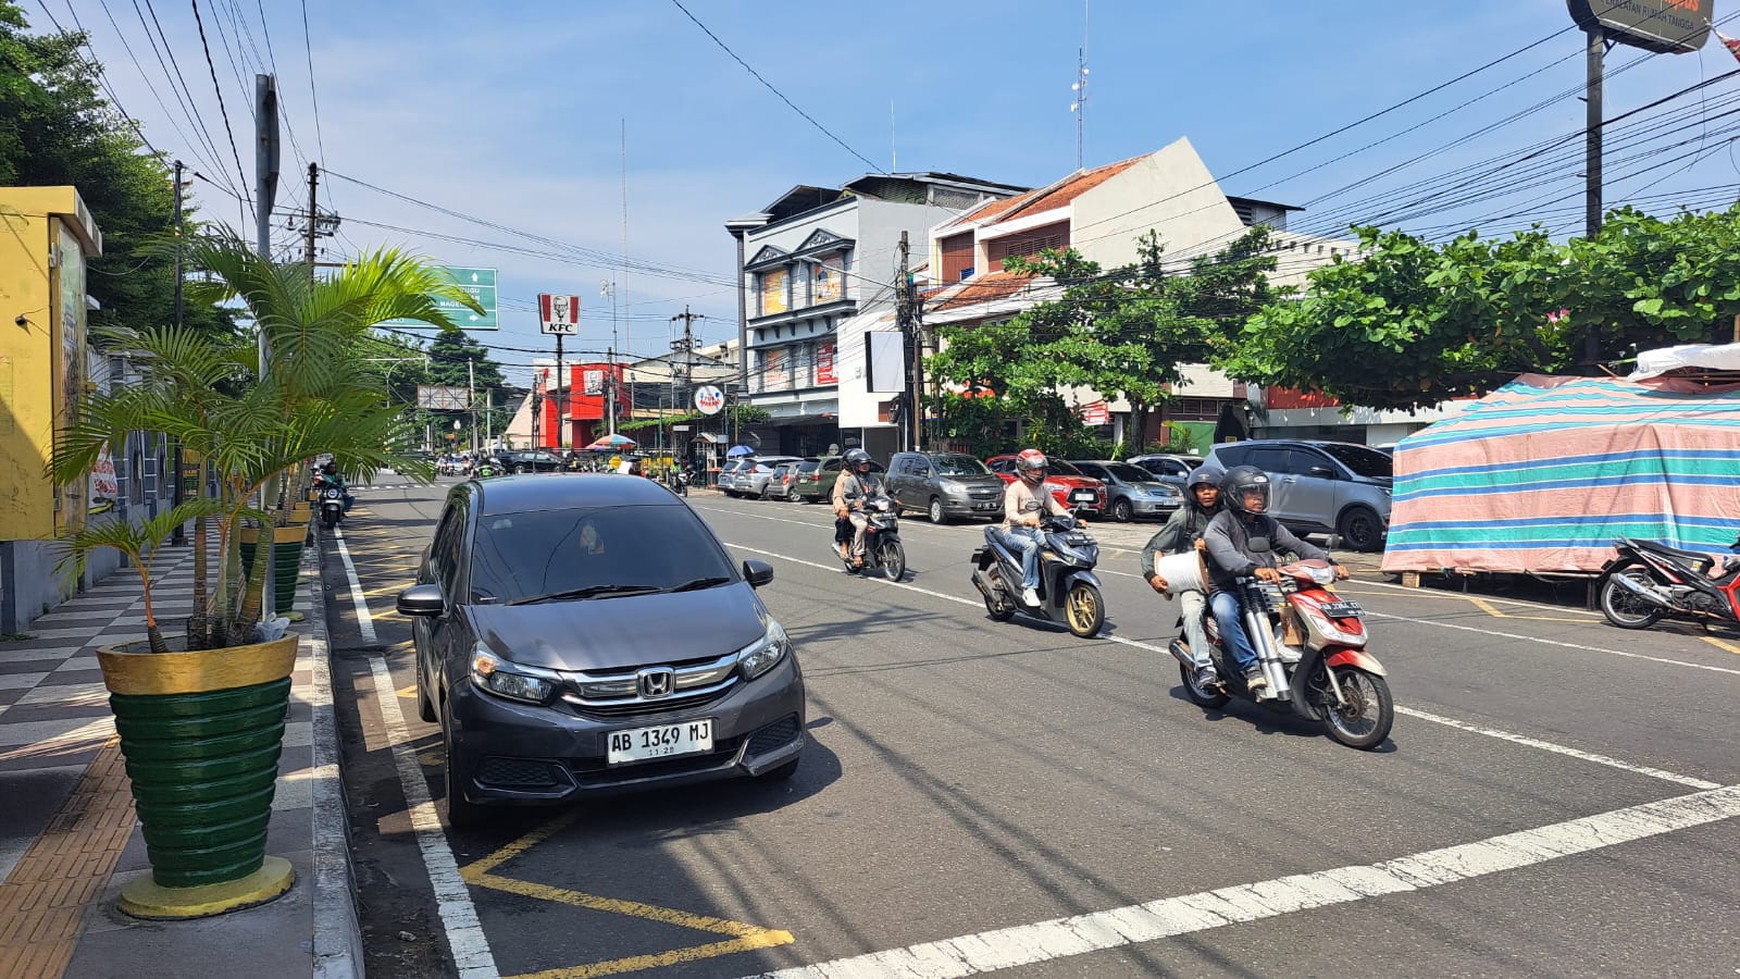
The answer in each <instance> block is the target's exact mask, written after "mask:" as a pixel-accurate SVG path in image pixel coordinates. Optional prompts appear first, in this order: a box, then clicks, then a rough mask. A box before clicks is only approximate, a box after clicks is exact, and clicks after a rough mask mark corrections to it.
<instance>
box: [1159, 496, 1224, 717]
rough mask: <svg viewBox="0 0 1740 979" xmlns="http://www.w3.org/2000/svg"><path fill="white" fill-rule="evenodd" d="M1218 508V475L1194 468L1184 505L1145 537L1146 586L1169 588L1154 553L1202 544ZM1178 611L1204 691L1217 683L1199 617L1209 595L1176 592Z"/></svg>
mask: <svg viewBox="0 0 1740 979" xmlns="http://www.w3.org/2000/svg"><path fill="white" fill-rule="evenodd" d="M1219 511H1220V474H1219V473H1216V472H1214V471H1213V470H1209V469H1201V468H1198V469H1193V470H1191V471H1190V475H1189V477H1188V478H1186V479H1185V481H1184V505H1183V506H1181V507H1179V508H1178V509H1177V510H1175V511H1173V513H1172V517H1171V519H1169V520H1167V521H1166V525H1165V526H1163V527H1161V528H1160V532H1159V533H1157V534H1155V535H1154V536H1153V537H1151V538H1149V539H1148V545H1147V546H1146V547H1144V548H1142V577H1143V578H1145V579H1147V581H1148V587H1150V588H1152V589H1154V590H1155V591H1157V592H1159V593H1160V594H1162V595H1164V594H1166V593H1168V592H1169V591H1171V590H1172V584H1171V582H1168V581H1167V580H1166V579H1165V578H1164V577H1163V576H1161V575H1160V574H1158V573H1157V572H1156V571H1155V570H1154V556H1155V555H1156V554H1168V555H1170V554H1183V553H1185V552H1187V551H1191V550H1200V549H1201V548H1202V547H1203V543H1202V532H1203V531H1205V530H1207V529H1208V523H1209V521H1210V520H1212V519H1214V515H1215V514H1216V513H1218V512H1219ZM1178 605H1179V611H1180V612H1181V613H1182V615H1183V617H1184V635H1185V637H1186V638H1187V639H1188V640H1189V641H1190V659H1191V662H1193V663H1194V664H1196V685H1197V686H1198V687H1201V688H1202V689H1204V690H1208V689H1212V688H1214V687H1217V686H1219V685H1220V677H1219V676H1217V675H1216V674H1215V672H1214V661H1213V660H1212V659H1210V658H1209V655H1208V633H1207V632H1205V631H1204V630H1203V626H1202V616H1203V613H1204V611H1205V610H1206V609H1207V607H1208V597H1207V596H1205V595H1204V594H1203V593H1202V592H1200V591H1197V590H1196V589H1194V588H1192V589H1189V590H1186V591H1180V592H1179V593H1178Z"/></svg>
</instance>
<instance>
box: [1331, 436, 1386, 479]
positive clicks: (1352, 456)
mask: <svg viewBox="0 0 1740 979" xmlns="http://www.w3.org/2000/svg"><path fill="white" fill-rule="evenodd" d="M1317 447H1318V448H1319V449H1322V450H1323V451H1325V452H1327V453H1329V454H1330V455H1332V456H1334V457H1335V459H1336V461H1338V462H1340V463H1341V464H1342V465H1344V466H1346V467H1347V468H1349V469H1351V470H1353V474H1354V475H1355V476H1365V477H1368V478H1375V479H1394V478H1395V475H1396V463H1395V460H1394V459H1392V458H1390V457H1389V456H1387V455H1384V454H1383V453H1382V452H1379V451H1377V450H1376V449H1368V448H1366V447H1365V446H1363V445H1341V444H1336V443H1319V444H1318V446H1317Z"/></svg>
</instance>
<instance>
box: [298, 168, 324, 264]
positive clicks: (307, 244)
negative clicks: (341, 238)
mask: <svg viewBox="0 0 1740 979" xmlns="http://www.w3.org/2000/svg"><path fill="white" fill-rule="evenodd" d="M319 185H320V164H318V163H310V164H308V227H306V228H304V229H303V231H304V236H303V239H302V261H304V262H306V263H308V281H309V282H313V281H314V229H315V227H316V224H317V222H316V220H315V215H317V214H318V213H320V208H318V207H316V206H315V203H314V201H315V196H314V190H315V188H316V187H318V186H319Z"/></svg>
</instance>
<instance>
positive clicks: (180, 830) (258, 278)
mask: <svg viewBox="0 0 1740 979" xmlns="http://www.w3.org/2000/svg"><path fill="white" fill-rule="evenodd" d="M188 257H189V258H190V260H191V263H192V265H193V266H194V267H195V268H199V269H203V270H205V271H206V272H208V273H210V274H211V275H212V276H213V278H212V280H211V281H209V282H207V283H203V284H199V285H198V286H195V287H192V288H190V290H189V292H190V295H191V296H192V297H193V298H194V299H195V300H196V301H198V300H206V301H214V302H232V303H240V304H241V306H242V307H243V316H244V317H245V318H251V319H252V321H253V323H254V324H255V331H256V335H255V336H251V337H242V338H237V339H232V338H220V337H211V336H208V335H201V334H198V333H194V332H192V331H188V330H184V329H178V328H174V327H156V328H150V329H144V330H138V331H130V332H127V333H126V334H124V335H123V336H120V337H118V339H119V341H120V342H122V343H124V344H125V346H126V347H127V348H128V349H129V350H131V351H133V352H134V353H133V356H135V357H136V358H137V359H138V361H139V363H140V368H141V372H142V378H141V381H140V382H139V383H137V384H134V385H130V386H128V387H125V388H121V389H118V390H116V391H113V392H90V393H87V394H85V395H84V396H83V397H82V398H81V399H80V403H79V404H78V405H77V407H76V409H75V411H74V413H73V418H74V419H75V420H74V422H73V424H72V425H70V426H69V428H68V430H67V431H66V433H65V437H64V438H63V439H62V440H61V441H60V442H59V444H57V446H56V448H55V453H54V457H53V459H52V461H51V463H50V471H51V473H52V475H53V477H54V479H55V480H56V481H57V483H59V484H61V485H65V484H66V483H70V482H72V481H74V480H78V479H83V478H85V477H86V476H87V475H88V473H89V472H90V470H91V469H92V467H93V466H94V465H95V464H96V461H97V458H98V456H99V455H100V453H101V451H102V450H103V448H104V447H111V448H114V447H118V446H120V445H121V444H122V443H123V442H124V440H125V439H126V437H127V435H128V433H130V432H137V431H148V432H161V433H164V434H166V435H168V436H169V437H170V438H172V439H174V440H175V441H176V442H178V443H179V444H180V445H181V446H182V448H183V451H184V452H185V453H188V454H190V455H191V456H192V457H193V458H196V459H198V460H200V461H201V464H202V466H203V468H204V470H205V471H206V472H207V473H209V474H210V476H211V477H212V479H211V482H212V485H213V486H215V492H214V493H212V494H210V495H208V494H207V487H206V486H205V483H206V480H205V479H203V478H202V479H200V480H199V481H198V484H199V485H198V488H197V489H196V491H195V494H194V497H193V498H192V499H190V500H188V501H186V502H184V503H183V504H181V505H180V506H178V507H176V508H174V509H172V510H170V511H169V512H168V513H166V514H162V515H160V516H159V517H158V518H156V519H153V520H148V521H144V522H142V523H140V524H138V525H131V526H130V525H125V524H116V523H112V522H111V523H107V524H105V525H101V526H95V525H93V526H90V527H87V528H85V529H83V530H81V531H79V532H77V533H74V534H72V535H70V536H68V537H67V538H65V539H64V544H65V546H66V548H67V555H68V560H69V561H71V562H73V563H75V564H82V562H83V561H84V560H85V559H86V558H87V557H88V556H89V555H90V554H91V553H92V552H93V551H94V550H96V549H97V548H101V547H112V548H116V549H118V550H120V551H122V552H123V553H124V554H125V555H126V556H127V557H128V558H129V559H130V561H131V562H132V564H133V566H134V568H135V569H136V570H137V572H138V574H139V576H140V580H141V583H142V585H143V587H144V591H145V604H146V608H147V612H146V632H147V636H146V639H145V640H144V641H142V642H137V643H123V644H120V645H117V646H115V647H112V648H109V649H103V650H100V651H99V654H98V657H99V661H100V663H101V665H102V668H103V679H104V682H105V683H106V684H107V685H108V688H109V692H110V705H111V707H112V708H113V709H114V711H115V716H116V728H117V730H118V731H119V733H120V734H121V750H122V752H123V754H125V755H126V758H127V770H128V774H129V776H130V777H131V779H132V784H133V799H134V804H135V808H136V810H137V811H138V814H139V818H140V821H141V823H143V825H144V834H145V841H146V844H147V847H148V851H149V855H150V860H151V867H152V874H151V876H150V877H149V878H145V879H142V880H140V881H136V882H134V883H133V884H132V885H129V886H128V887H127V888H126V889H125V891H124V892H123V894H122V897H121V901H120V907H121V909H122V910H123V911H126V912H128V913H130V914H134V915H137V916H141V917H152V918H185V917H201V916H205V915H211V914H219V913H222V912H224V911H231V910H235V909H237V908H243V907H249V906H252V905H255V904H259V903H263V902H265V901H269V900H272V899H273V898H275V897H277V896H279V895H281V894H283V893H284V892H285V891H287V890H288V889H289V887H290V885H291V883H292V882H293V880H294V873H293V871H292V870H291V868H290V865H289V863H288V862H287V861H285V860H283V859H281V858H278V857H268V856H266V854H265V847H266V824H267V821H268V820H269V819H270V817H271V808H272V795H273V790H274V787H275V784H276V779H277V769H278V755H279V750H280V747H281V743H282V740H283V732H284V718H285V712H286V709H287V707H288V703H289V693H290V674H291V670H292V668H293V666H294V663H295V659H296V648H297V642H298V637H297V636H296V635H295V634H293V633H292V634H287V635H281V636H280V635H276V632H277V629H276V628H274V626H275V624H273V623H266V624H264V625H263V624H262V623H261V621H260V619H261V609H262V607H263V604H264V602H263V596H264V589H265V587H267V581H266V567H265V566H266V562H265V561H255V562H253V563H252V566H251V568H248V569H247V570H246V571H244V568H245V567H246V562H244V560H243V541H242V538H243V536H244V535H245V534H246V533H249V532H251V533H253V534H254V535H256V536H257V537H258V539H259V540H260V542H261V543H262V544H264V545H265V546H268V547H269V546H272V545H271V544H270V543H269V542H270V541H272V540H273V539H274V536H275V531H276V530H277V528H278V527H280V526H282V525H284V524H285V523H287V516H288V512H287V503H288V502H289V501H288V500H287V499H286V498H285V494H284V492H283V491H284V489H285V487H286V485H287V482H288V483H294V482H295V481H294V480H287V478H286V477H289V476H291V475H292V474H299V473H301V472H305V471H306V470H307V468H308V464H309V462H310V460H312V459H313V458H314V457H316V456H317V455H320V454H321V453H331V454H332V455H333V457H334V460H335V461H336V462H337V463H338V465H339V466H340V467H341V468H342V469H343V470H344V471H345V472H346V473H347V474H348V475H351V476H353V477H354V478H367V477H369V476H371V475H372V474H373V473H374V472H376V471H378V470H379V469H381V468H385V467H388V466H390V467H392V468H394V469H396V470H399V471H400V472H405V473H409V474H412V475H414V476H416V475H421V476H423V477H425V478H427V477H428V476H429V475H430V473H429V472H427V464H426V463H422V462H420V461H419V460H415V459H412V458H409V457H405V456H402V455H400V454H399V453H398V452H396V451H395V450H394V449H393V448H391V447H392V446H395V445H403V444H408V443H407V440H405V439H404V437H403V436H404V432H403V422H402V421H401V419H400V415H399V411H398V408H397V406H395V405H393V404H392V403H391V401H390V400H389V398H388V396H387V391H386V389H385V386H384V385H383V384H382V383H381V381H380V380H379V379H378V378H377V377H376V376H374V375H372V374H370V373H368V372H366V371H365V370H363V369H362V365H361V364H360V363H359V361H358V360H357V359H356V358H355V357H354V356H352V352H353V350H354V349H355V348H356V346H357V345H358V344H359V343H360V342H362V339H363V337H364V336H365V335H366V334H367V331H368V329H369V327H371V326H373V325H374V324H376V323H380V322H382V321H384V320H387V319H394V318H411V319H418V320H423V321H426V322H429V323H431V324H434V325H437V326H440V325H446V324H448V323H449V320H448V319H447V317H446V316H445V315H444V314H443V313H442V312H441V310H440V308H439V307H438V306H437V305H436V301H437V299H445V300H451V301H455V302H459V303H461V304H463V305H466V306H468V307H470V308H472V309H478V308H479V307H478V306H477V303H476V301H475V300H473V299H472V298H471V297H470V296H469V295H467V294H466V293H465V292H464V291H463V290H461V289H459V288H458V287H457V286H455V285H453V284H452V283H451V282H449V281H448V280H447V279H445V278H444V277H443V276H441V275H440V274H439V273H438V272H436V271H435V270H434V269H433V268H432V267H430V266H429V265H427V264H425V263H423V262H420V261H417V260H414V259H411V258H407V257H406V256H404V255H401V254H399V253H398V252H395V251H392V250H382V251H377V252H375V253H373V254H370V255H368V256H366V257H364V258H361V259H358V260H357V261H355V262H352V263H351V264H348V265H346V266H345V267H344V268H343V269H341V270H340V271H339V272H338V273H337V274H336V275H335V276H333V277H332V278H330V279H327V280H324V281H317V280H315V279H313V278H312V277H311V276H310V274H309V269H308V267H307V266H306V265H301V264H294V263H292V264H285V265H278V264H276V263H273V262H271V261H270V260H268V259H264V258H261V257H258V256H256V255H254V254H253V253H252V252H251V251H249V250H248V248H247V246H246V245H245V244H244V243H243V242H242V241H241V240H240V239H239V238H237V237H235V236H234V235H233V234H229V233H225V234H222V235H219V236H216V237H213V238H207V239H201V240H198V241H196V242H194V243H193V245H192V246H191V247H189V248H188ZM479 311H481V310H479ZM260 341H263V343H264V346H265V347H266V349H267V351H268V352H269V355H270V356H269V359H268V361H267V367H266V369H265V370H264V371H263V372H262V371H259V370H257V369H256V368H257V367H258V359H257V353H256V349H257V343H258V342H260ZM256 499H258V500H259V501H260V502H258V503H256ZM190 519H191V520H194V521H196V524H197V526H196V530H195V534H194V543H195V548H196V551H195V555H194V561H195V580H196V584H195V596H194V608H193V611H192V615H190V616H189V620H188V623H187V626H188V627H187V629H186V630H185V632H184V634H183V635H180V636H175V637H173V638H171V637H169V636H166V635H165V631H164V629H163V628H162V627H161V625H160V623H159V622H158V619H157V614H156V608H155V604H154V603H153V601H152V586H153V580H152V575H151V563H152V558H153V557H154V555H155V552H156V549H157V548H158V547H160V546H161V545H162V542H163V541H164V540H166V539H167V538H168V536H169V534H170V533H171V532H172V531H173V529H174V528H175V527H176V526H177V525H179V524H182V523H184V522H186V521H187V520H190ZM207 524H209V525H210V528H211V530H212V531H213V533H212V537H213V538H215V540H214V543H215V554H213V553H212V551H213V549H212V548H208V547H207V546H206V543H207ZM300 533H301V531H300V529H297V530H293V531H291V534H292V535H299V534H300ZM299 539H300V538H299V537H298V540H299Z"/></svg>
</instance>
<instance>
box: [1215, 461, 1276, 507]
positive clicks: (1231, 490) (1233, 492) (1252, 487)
mask: <svg viewBox="0 0 1740 979" xmlns="http://www.w3.org/2000/svg"><path fill="white" fill-rule="evenodd" d="M1247 493H1256V494H1258V495H1260V496H1261V497H1262V503H1261V504H1260V505H1259V506H1258V507H1257V508H1256V509H1251V508H1250V507H1248V506H1246V505H1245V494H1247ZM1220 502H1221V504H1222V505H1223V506H1226V507H1228V508H1230V509H1232V510H1235V511H1237V512H1239V513H1242V514H1245V515H1247V516H1254V515H1256V514H1261V513H1267V512H1268V510H1269V477H1268V474H1266V473H1264V472H1263V471H1262V470H1261V469H1258V468H1257V467H1256V466H1234V467H1232V468H1231V469H1228V470H1227V471H1226V475H1225V476H1222V477H1221V478H1220Z"/></svg>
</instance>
